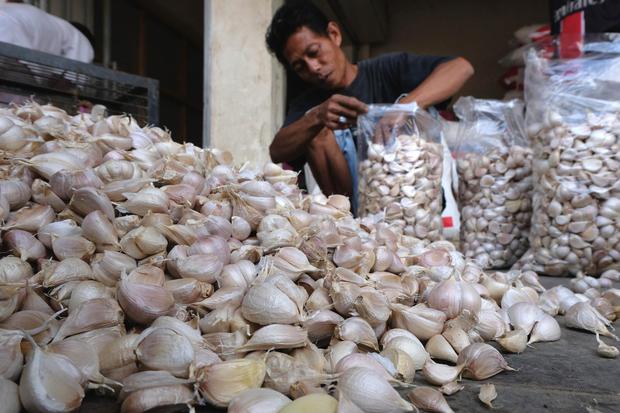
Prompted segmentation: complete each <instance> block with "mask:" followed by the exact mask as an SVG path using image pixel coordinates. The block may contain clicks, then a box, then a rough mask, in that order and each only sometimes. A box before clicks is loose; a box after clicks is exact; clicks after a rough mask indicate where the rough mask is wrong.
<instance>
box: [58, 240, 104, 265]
mask: <svg viewBox="0 0 620 413" xmlns="http://www.w3.org/2000/svg"><path fill="white" fill-rule="evenodd" d="M52 250H53V251H54V255H55V256H56V258H58V259H59V260H61V261H62V260H65V259H67V258H78V259H81V260H86V261H88V260H89V259H90V257H92V256H93V254H94V253H95V250H96V247H95V244H93V243H92V242H90V241H89V240H87V239H86V238H84V237H80V236H64V237H60V238H53V239H52Z"/></svg>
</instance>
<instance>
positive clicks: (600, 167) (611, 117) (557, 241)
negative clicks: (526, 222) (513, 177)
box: [518, 36, 620, 275]
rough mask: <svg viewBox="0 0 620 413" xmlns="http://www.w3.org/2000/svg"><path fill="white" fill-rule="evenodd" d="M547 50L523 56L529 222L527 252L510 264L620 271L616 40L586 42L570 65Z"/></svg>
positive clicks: (619, 61) (559, 270)
mask: <svg viewBox="0 0 620 413" xmlns="http://www.w3.org/2000/svg"><path fill="white" fill-rule="evenodd" d="M556 42H557V40H554V43H552V44H550V45H546V46H553V47H557V46H559V45H558V44H557V43H556ZM549 50H555V49H553V48H552V47H551V48H550V47H546V48H545V52H544V53H543V52H536V51H535V50H532V51H531V52H530V53H529V55H528V57H527V67H526V83H525V93H526V101H527V108H528V110H527V131H528V134H529V136H530V138H531V140H532V142H533V150H534V161H533V173H534V195H533V219H532V228H531V232H530V245H531V252H530V253H528V254H526V255H525V256H524V257H523V260H522V261H520V262H519V263H518V264H519V266H521V267H525V268H530V269H533V270H535V271H537V272H542V273H545V274H549V275H568V273H570V274H575V273H577V272H579V271H584V272H586V273H587V274H591V275H596V274H599V273H601V272H603V271H605V269H608V268H612V267H615V266H618V265H620V219H619V217H620V155H619V153H620V81H619V80H618V79H620V41H619V40H618V39H616V40H612V39H610V38H607V37H606V36H596V37H588V38H587V39H586V41H585V43H584V52H585V53H584V55H583V56H581V57H578V58H573V59H554V58H547V57H545V56H546V55H547V54H548V52H549Z"/></svg>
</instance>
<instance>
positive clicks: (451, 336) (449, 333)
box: [441, 327, 471, 353]
mask: <svg viewBox="0 0 620 413" xmlns="http://www.w3.org/2000/svg"><path fill="white" fill-rule="evenodd" d="M441 335H443V336H444V337H445V339H446V340H447V341H448V343H450V345H451V346H452V348H453V349H454V351H456V352H457V353H460V352H461V351H463V349H464V348H465V347H467V346H468V345H470V344H471V340H470V339H469V336H468V335H467V333H466V332H465V331H464V330H463V329H462V328H459V327H448V328H446V329H445V330H444V331H443V333H441Z"/></svg>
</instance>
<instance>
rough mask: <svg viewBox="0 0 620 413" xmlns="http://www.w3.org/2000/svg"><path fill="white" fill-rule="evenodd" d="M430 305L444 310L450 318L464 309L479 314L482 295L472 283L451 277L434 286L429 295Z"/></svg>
mask: <svg viewBox="0 0 620 413" xmlns="http://www.w3.org/2000/svg"><path fill="white" fill-rule="evenodd" d="M428 306H429V307H431V308H434V309H436V310H440V311H443V312H444V313H445V314H446V317H447V318H448V319H451V318H454V317H456V316H457V315H459V314H461V312H462V311H464V310H468V311H470V312H472V313H473V314H478V312H479V311H480V295H479V294H478V292H477V291H476V290H475V289H474V288H473V287H472V286H471V285H469V284H467V283H466V282H463V281H457V280H455V279H454V278H453V277H450V278H448V279H447V280H444V281H442V282H440V283H439V284H437V285H436V286H435V287H434V288H433V290H432V291H431V292H430V294H429V296H428Z"/></svg>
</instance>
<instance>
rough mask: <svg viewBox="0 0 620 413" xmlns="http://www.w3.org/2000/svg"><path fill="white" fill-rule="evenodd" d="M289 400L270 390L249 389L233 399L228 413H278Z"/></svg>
mask: <svg viewBox="0 0 620 413" xmlns="http://www.w3.org/2000/svg"><path fill="white" fill-rule="evenodd" d="M289 403H291V399H289V398H288V397H286V396H284V395H283V394H281V393H278V392H277V391H275V390H272V389H265V388H261V389H249V390H246V391H244V392H242V393H240V394H238V395H237V396H235V397H233V399H232V400H231V401H230V404H229V405H228V412H229V413H278V412H279V411H280V410H281V409H282V408H283V407H284V406H286V405H287V404H289Z"/></svg>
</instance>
